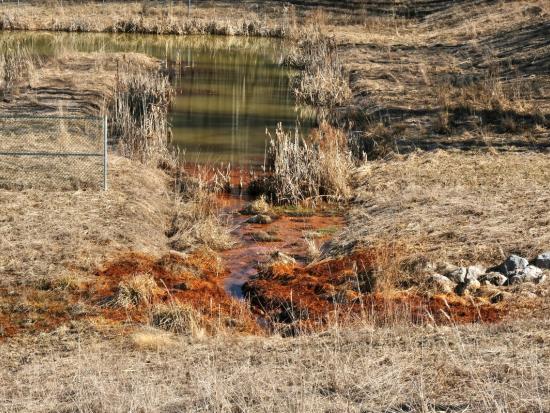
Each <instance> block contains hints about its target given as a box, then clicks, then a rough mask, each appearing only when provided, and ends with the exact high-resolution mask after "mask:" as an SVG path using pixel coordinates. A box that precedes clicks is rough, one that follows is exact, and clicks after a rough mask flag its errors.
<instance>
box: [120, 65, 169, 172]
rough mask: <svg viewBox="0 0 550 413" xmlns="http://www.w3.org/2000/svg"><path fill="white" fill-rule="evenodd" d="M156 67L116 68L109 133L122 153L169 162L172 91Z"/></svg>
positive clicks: (150, 160)
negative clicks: (142, 69) (145, 68)
mask: <svg viewBox="0 0 550 413" xmlns="http://www.w3.org/2000/svg"><path fill="white" fill-rule="evenodd" d="M157 71H158V69H157ZM157 71H155V72H151V71H137V70H135V68H134V67H133V66H132V67H130V66H129V65H122V67H121V68H117V84H116V93H115V97H114V102H113V108H114V110H113V111H112V112H111V113H112V119H111V136H112V139H113V140H115V141H116V143H117V150H118V151H119V152H120V154H121V155H122V156H125V157H127V158H130V159H135V160H139V161H140V162H143V163H151V164H152V165H159V164H167V163H168V164H173V163H174V162H175V157H176V155H172V154H171V153H170V150H169V148H168V140H169V129H170V127H169V124H168V108H169V106H170V102H171V99H172V97H173V94H174V92H173V90H172V86H171V85H170V83H169V81H168V78H167V77H166V76H163V75H160V74H158V73H157Z"/></svg>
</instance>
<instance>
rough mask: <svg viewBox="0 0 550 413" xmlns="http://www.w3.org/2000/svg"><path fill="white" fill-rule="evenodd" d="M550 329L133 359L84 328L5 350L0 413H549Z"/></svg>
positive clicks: (347, 335) (227, 347)
mask: <svg viewBox="0 0 550 413" xmlns="http://www.w3.org/2000/svg"><path fill="white" fill-rule="evenodd" d="M549 327H550V326H549V325H548V320H545V319H543V320H540V321H536V320H525V321H515V322H505V323H503V324H500V325H492V326H491V325H468V326H457V327H455V326H448V327H433V326H426V327H422V326H416V327H411V326H408V325H404V326H395V325H394V326H392V327H386V328H372V327H370V326H368V325H363V326H356V328H354V329H353V330H347V329H341V328H337V327H336V328H334V329H332V330H331V331H329V332H326V333H323V334H319V335H312V336H301V337H298V338H287V339H281V338H279V337H270V338H257V337H227V336H218V337H214V338H209V339H206V340H205V339H201V340H193V339H189V338H186V337H182V338H172V339H171V340H173V341H174V344H172V343H170V345H168V346H165V344H164V342H165V340H164V338H162V339H161V340H160V342H159V341H157V339H158V336H157V334H156V333H154V338H153V339H152V340H151V338H150V337H148V338H147V339H146V343H147V344H146V345H145V347H146V348H142V345H140V344H138V346H139V347H138V348H137V349H136V339H135V337H134V338H131V340H126V339H122V338H118V339H114V340H109V341H104V340H98V339H96V338H93V337H90V336H87V335H86V333H85V331H86V329H87V326H86V325H77V326H75V327H74V328H72V329H60V330H58V331H56V332H53V333H52V334H48V335H43V336H41V337H37V338H25V339H21V340H20V341H13V342H11V343H3V344H1V346H2V347H1V350H2V354H3V357H2V360H1V361H0V363H1V367H2V368H0V395H1V397H0V411H5V412H8V411H9V412H19V411H21V412H22V411H25V412H46V411H54V410H55V411H93V412H107V411H108V412H127V411H145V412H153V411H170V412H172V411H181V410H186V411H192V412H206V411H208V412H231V411H240V412H304V413H305V412H307V413H317V412H319V413H321V412H323V413H324V412H327V411H334V412H340V411H346V412H357V413H359V412H376V413H379V412H380V413H381V412H390V411H395V412H402V411H408V412H417V413H420V412H422V413H435V412H441V411H447V412H465V411H472V412H480V413H485V412H486V413H494V412H503V413H504V412H510V413H511V412H525V413H527V412H535V411H536V412H538V411H540V412H544V411H547V410H548V409H549V408H550V383H549V381H548V374H547V371H548V369H549V368H550V365H549V360H550V358H549V357H548V355H549V351H550V349H549V345H548V339H549V338H548V329H549ZM79 331H81V332H79ZM140 333H141V330H140ZM128 341H130V342H129V343H128ZM151 341H152V344H149V343H151ZM137 342H138V343H142V342H143V340H142V339H141V338H140V339H138V340H137ZM150 348H152V349H153V350H155V351H156V352H151V351H149V349H150ZM30 349H34V350H30Z"/></svg>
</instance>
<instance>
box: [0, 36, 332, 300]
mask: <svg viewBox="0 0 550 413" xmlns="http://www.w3.org/2000/svg"><path fill="white" fill-rule="evenodd" d="M0 36H1V38H2V39H5V40H10V39H11V40H15V41H17V42H21V43H22V44H24V45H25V46H26V47H28V48H29V50H31V52H32V53H34V54H35V55H36V56H37V57H40V58H48V57H50V56H55V55H56V54H58V53H60V52H61V53H68V52H69V53H70V52H86V53H90V52H127V53H130V52H137V53H144V54H147V55H149V56H152V57H155V58H158V59H161V60H162V61H163V66H164V67H165V68H166V70H167V71H168V73H169V76H170V79H171V81H172V83H173V85H174V89H175V91H176V97H175V100H174V103H173V106H172V109H171V126H172V127H171V129H172V139H173V143H174V144H175V145H177V146H178V147H179V149H180V151H181V153H183V154H184V156H185V159H186V162H188V163H190V164H195V165H196V164H199V165H208V166H211V167H214V168H219V167H221V168H227V167H228V166H229V167H230V168H231V170H232V172H233V173H234V174H239V173H240V172H239V171H242V173H243V174H244V175H247V174H249V173H250V171H253V170H259V169H260V168H261V166H262V164H263V162H264V159H265V154H266V147H267V142H268V139H269V137H268V135H267V134H266V131H268V130H271V131H273V130H274V129H275V127H276V125H277V123H279V122H281V123H282V124H283V126H284V127H286V128H294V127H298V128H299V129H300V130H301V132H302V133H303V134H304V135H305V134H307V132H308V130H309V129H310V128H311V127H313V126H314V124H315V121H314V116H313V115H312V111H308V110H307V109H306V110H304V108H300V109H299V110H298V108H296V106H295V101H294V97H293V94H292V86H291V84H292V76H294V75H295V72H293V71H291V70H289V69H288V68H285V67H284V66H283V65H282V64H281V62H282V60H283V55H284V48H285V47H286V44H285V43H284V42H283V41H281V40H276V39H263V38H242V37H225V36H153V35H145V36H144V35H128V34H102V33H42V32H33V33H2V34H1V35H0ZM250 201H251V199H250V198H248V197H245V196H238V195H220V196H219V203H220V213H221V214H222V215H224V217H223V218H224V219H226V220H227V222H228V224H229V225H230V226H231V228H232V229H233V231H232V233H233V235H234V237H235V239H236V240H237V243H236V246H235V247H234V248H232V249H230V250H228V251H225V252H223V253H222V257H223V260H224V262H225V265H226V266H227V268H228V270H229V275H228V276H227V278H225V279H224V280H223V284H224V288H225V291H226V292H228V293H229V294H230V295H231V296H233V297H236V298H239V299H242V298H244V297H243V291H242V286H243V284H244V283H246V281H247V280H249V279H250V277H252V276H254V275H255V274H256V273H257V268H258V265H259V264H261V263H262V262H265V261H267V260H268V259H269V258H270V256H271V255H272V254H273V253H275V252H282V253H285V254H288V255H290V256H292V257H293V258H294V259H296V261H297V262H298V263H302V264H304V263H306V262H307V261H308V259H309V258H308V257H309V255H308V244H307V243H306V238H307V239H309V240H310V241H309V242H310V244H315V245H316V246H317V247H319V246H320V245H321V244H322V242H323V241H325V240H326V239H328V238H330V236H331V235H332V234H333V233H334V232H335V231H336V230H337V229H338V228H339V227H341V226H342V218H341V216H338V214H334V213H320V212H314V211H298V210H292V209H282V208H281V209H277V210H276V212H275V213H274V214H272V218H273V222H271V223H269V224H249V223H246V221H247V219H248V218H249V216H246V215H242V214H239V213H238V211H239V210H241V209H242V208H243V207H244V206H245V205H246V204H247V203H248V202H250Z"/></svg>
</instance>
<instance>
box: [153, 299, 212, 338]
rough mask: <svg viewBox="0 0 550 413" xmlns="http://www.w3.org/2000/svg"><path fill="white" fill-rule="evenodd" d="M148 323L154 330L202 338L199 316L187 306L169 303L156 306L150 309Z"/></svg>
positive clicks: (175, 302)
mask: <svg viewBox="0 0 550 413" xmlns="http://www.w3.org/2000/svg"><path fill="white" fill-rule="evenodd" d="M150 318H151V319H150V323H151V325H152V326H154V327H156V328H161V329H163V330H167V331H170V332H172V333H176V334H184V335H190V336H193V337H202V336H204V334H205V332H204V330H203V329H202V328H201V316H200V314H199V313H198V312H197V311H196V310H195V309H194V308H193V307H192V306H190V305H189V304H181V303H179V302H177V301H171V302H170V303H168V304H157V305H155V306H153V308H152V309H151V316H150Z"/></svg>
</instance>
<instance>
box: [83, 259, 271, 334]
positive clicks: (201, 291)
mask: <svg viewBox="0 0 550 413" xmlns="http://www.w3.org/2000/svg"><path fill="white" fill-rule="evenodd" d="M138 274H149V275H151V276H152V277H153V279H154V280H155V283H156V284H157V286H158V287H159V289H158V290H157V291H155V293H154V295H153V297H152V298H151V301H150V302H149V303H146V304H145V305H141V306H136V307H134V308H132V309H130V310H128V309H127V308H116V307H113V306H109V305H108V303H109V302H110V301H112V300H113V298H114V297H115V295H116V293H117V291H118V288H119V285H120V283H121V282H123V281H124V280H127V279H129V278H131V277H134V276H136V275H138ZM226 274H227V271H226V270H225V268H224V267H223V265H222V262H221V261H220V259H219V257H218V256H217V255H216V254H215V253H213V252H212V251H209V250H198V251H195V252H193V253H191V254H189V255H187V256H185V255H183V254H180V253H175V252H172V253H170V254H168V255H166V256H164V257H161V258H160V259H154V258H153V257H149V256H146V255H141V254H129V255H126V256H122V257H120V258H119V259H117V260H114V261H112V262H110V263H108V264H107V265H106V266H105V268H103V269H101V270H99V271H98V273H97V280H96V281H95V282H94V283H93V284H91V285H90V286H89V290H88V291H89V294H90V300H91V301H92V302H93V303H94V304H95V305H96V306H101V307H102V316H103V317H106V318H108V319H112V320H115V321H116V320H121V319H122V318H125V319H126V320H128V319H130V320H132V321H135V322H140V323H143V322H145V321H146V319H147V317H148V316H149V312H148V310H149V308H150V307H151V306H152V305H155V304H158V303H169V302H177V303H182V304H186V305H190V306H191V307H192V308H194V309H195V310H197V311H198V312H199V313H200V315H201V318H202V322H203V327H205V328H206V329H207V330H208V331H209V332H214V331H215V330H219V329H221V328H225V327H229V328H230V329H231V330H232V331H234V332H240V333H260V332H261V331H260V329H259V327H258V326H257V325H256V323H255V319H254V317H253V316H252V314H250V313H249V311H248V309H246V308H245V307H243V305H242V303H239V302H238V301H236V300H234V299H233V298H231V297H230V296H228V295H227V294H226V293H225V291H224V289H223V288H222V285H221V280H222V279H223V277H224V276H225V275H226Z"/></svg>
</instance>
